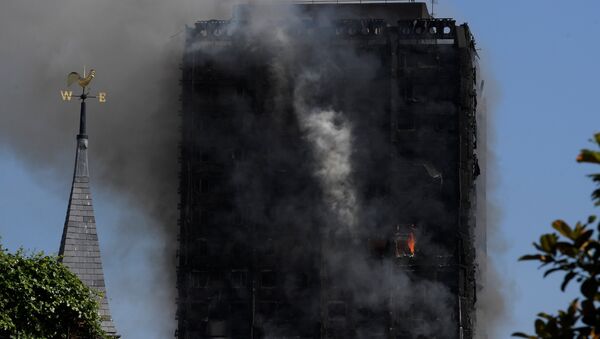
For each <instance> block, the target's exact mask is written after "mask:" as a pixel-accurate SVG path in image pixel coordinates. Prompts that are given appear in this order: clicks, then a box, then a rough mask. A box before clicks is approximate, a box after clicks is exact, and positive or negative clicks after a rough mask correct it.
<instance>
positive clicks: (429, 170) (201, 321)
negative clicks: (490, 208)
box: [177, 4, 477, 338]
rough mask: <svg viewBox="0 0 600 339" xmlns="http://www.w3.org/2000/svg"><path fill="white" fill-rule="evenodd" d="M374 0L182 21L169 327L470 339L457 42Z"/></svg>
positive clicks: (466, 113)
mask: <svg viewBox="0 0 600 339" xmlns="http://www.w3.org/2000/svg"><path fill="white" fill-rule="evenodd" d="M381 6H389V9H390V10H389V11H387V12H386V13H387V14H386V17H385V18H378V17H376V15H377V14H376V13H378V12H376V11H372V8H369V7H365V6H358V5H355V6H354V7H352V6H351V7H348V5H346V6H344V8H343V10H339V11H338V10H336V6H320V5H314V6H310V5H308V6H294V7H293V8H286V9H278V10H277V11H272V8H271V9H264V8H251V7H250V8H248V7H245V8H244V7H242V8H240V9H238V11H237V12H238V14H237V16H235V17H234V18H233V19H232V20H229V21H207V22H198V23H197V24H196V25H195V26H194V27H193V28H190V29H189V30H188V32H187V34H188V37H187V48H186V49H187V50H186V54H185V58H184V62H183V78H182V86H183V95H182V106H183V109H182V121H183V130H182V134H183V142H182V147H181V153H182V156H181V185H180V193H181V206H180V211H181V217H180V235H179V239H180V249H179V252H178V253H179V268H178V291H179V299H178V324H179V325H178V332H177V334H178V336H179V337H181V338H225V337H227V338H418V337H427V338H471V337H472V327H473V321H474V319H472V316H471V315H472V310H473V307H474V303H475V281H474V270H475V266H474V250H473V240H472V239H473V236H472V234H473V232H472V229H473V227H475V222H474V220H473V218H472V206H471V205H472V202H473V201H474V197H473V188H474V187H473V182H474V178H475V176H476V174H477V164H476V159H475V158H474V148H475V147H476V140H475V137H474V135H475V121H474V112H475V106H476V102H475V100H476V99H475V97H476V96H475V92H474V84H475V81H476V79H475V77H476V74H475V71H474V66H473V51H474V49H473V43H472V37H471V35H470V33H469V30H468V28H467V26H466V25H463V26H456V25H455V23H454V21H452V20H441V19H432V18H429V17H428V16H427V15H426V11H424V12H423V11H422V10H421V11H420V12H421V13H422V14H420V15H418V16H416V17H414V18H407V17H405V16H406V13H405V12H403V11H402V6H414V5H412V4H410V5H407V4H393V5H380V6H379V7H378V10H379V13H383V12H382V11H381V8H382V7H381ZM405 8H408V7H405ZM412 9H413V10H414V8H412ZM416 12H419V11H410V13H411V15H415V14H414V13H416ZM240 13H241V14H240ZM265 13H266V14H265ZM273 13H277V14H278V15H279V16H273ZM389 13H397V14H398V16H397V18H396V19H394V17H393V16H392V15H390V14H389ZM345 16H347V17H345ZM409 19H410V20H409ZM412 240H414V243H415V248H414V251H413V250H412V249H411V248H410V245H409V243H410V242H412Z"/></svg>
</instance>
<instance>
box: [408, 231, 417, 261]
mask: <svg viewBox="0 0 600 339" xmlns="http://www.w3.org/2000/svg"><path fill="white" fill-rule="evenodd" d="M416 243H417V239H416V238H415V234H414V233H413V232H410V234H409V235H408V239H407V240H406V244H407V245H408V249H409V250H410V255H411V256H414V255H415V245H416Z"/></svg>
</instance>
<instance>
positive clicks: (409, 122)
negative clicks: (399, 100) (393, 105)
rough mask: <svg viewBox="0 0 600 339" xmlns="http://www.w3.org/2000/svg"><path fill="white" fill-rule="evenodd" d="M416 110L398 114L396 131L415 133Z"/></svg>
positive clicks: (403, 111) (407, 110)
mask: <svg viewBox="0 0 600 339" xmlns="http://www.w3.org/2000/svg"><path fill="white" fill-rule="evenodd" d="M415 121H416V116H415V113H414V110H412V109H405V110H402V111H400V112H398V113H397V114H396V129H397V130H399V131H413V130H415V128H416V123H415Z"/></svg>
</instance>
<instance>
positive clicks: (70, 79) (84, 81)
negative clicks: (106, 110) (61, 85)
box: [60, 67, 106, 139]
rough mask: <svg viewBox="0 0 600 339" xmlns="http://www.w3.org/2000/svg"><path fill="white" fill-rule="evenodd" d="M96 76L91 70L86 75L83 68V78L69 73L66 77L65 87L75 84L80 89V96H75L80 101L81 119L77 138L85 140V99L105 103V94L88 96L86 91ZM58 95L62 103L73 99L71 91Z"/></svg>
mask: <svg viewBox="0 0 600 339" xmlns="http://www.w3.org/2000/svg"><path fill="white" fill-rule="evenodd" d="M95 76H96V71H95V70H93V69H91V70H90V72H89V73H88V74H86V72H85V67H84V68H83V76H81V75H79V73H77V72H71V73H69V75H68V76H67V86H68V87H70V86H71V85H72V84H73V83H75V82H77V84H78V85H79V86H80V87H81V88H82V91H81V95H79V96H76V98H79V99H80V100H81V117H80V124H79V135H78V138H83V139H87V135H86V124H85V120H86V119H85V118H86V116H85V100H86V99H98V102H99V103H101V104H102V103H105V102H106V92H98V95H90V91H89V90H87V91H86V89H87V87H88V86H89V84H90V83H91V82H92V80H93V79H94V77H95ZM60 95H61V97H62V100H63V101H71V99H72V98H73V91H71V90H68V89H67V90H61V91H60Z"/></svg>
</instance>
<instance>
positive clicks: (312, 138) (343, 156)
mask: <svg viewBox="0 0 600 339" xmlns="http://www.w3.org/2000/svg"><path fill="white" fill-rule="evenodd" d="M298 115H299V118H300V123H301V125H302V127H303V128H305V130H306V131H305V133H306V138H307V139H308V141H309V143H310V144H311V145H312V147H313V152H314V156H315V157H316V162H317V166H318V168H317V169H316V172H315V175H316V176H317V177H318V178H319V179H320V181H321V184H322V186H323V191H324V194H325V202H326V204H327V206H329V208H330V209H331V211H332V212H334V213H335V215H336V216H337V217H338V218H339V221H340V223H341V224H342V225H345V226H347V227H348V231H350V233H353V232H354V231H355V228H356V220H357V213H358V206H357V201H356V189H355V187H354V186H353V184H352V180H351V177H350V175H351V173H352V165H351V163H350V157H351V155H352V130H351V128H350V123H349V122H348V121H347V120H346V119H345V117H344V116H343V115H342V114H340V113H337V112H334V111H332V110H318V109H314V110H311V111H309V112H299V113H298Z"/></svg>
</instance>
